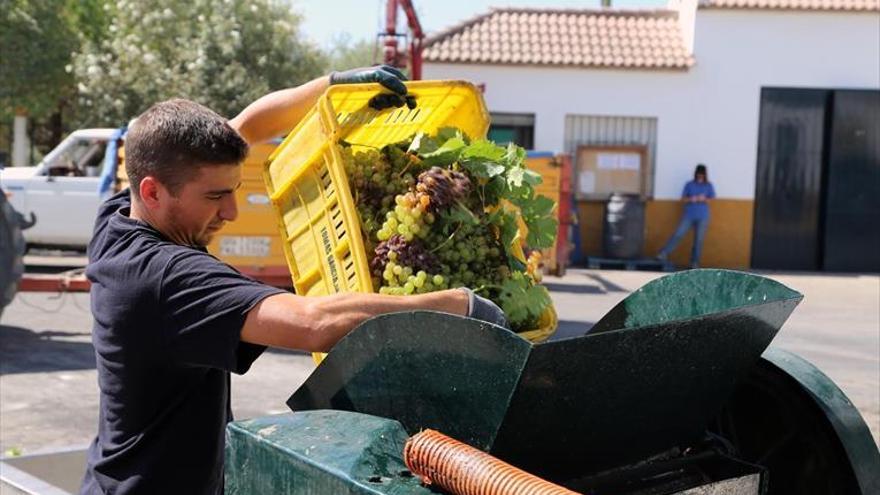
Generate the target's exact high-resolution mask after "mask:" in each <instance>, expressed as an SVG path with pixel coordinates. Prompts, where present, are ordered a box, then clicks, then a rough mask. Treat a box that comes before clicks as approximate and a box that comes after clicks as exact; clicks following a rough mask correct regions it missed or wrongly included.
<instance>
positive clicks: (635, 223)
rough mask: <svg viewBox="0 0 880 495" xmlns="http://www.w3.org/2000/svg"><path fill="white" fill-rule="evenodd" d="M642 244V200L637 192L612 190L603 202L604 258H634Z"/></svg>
mask: <svg viewBox="0 0 880 495" xmlns="http://www.w3.org/2000/svg"><path fill="white" fill-rule="evenodd" d="M644 243H645V201H644V200H642V198H641V196H639V195H638V194H624V193H612V194H611V197H610V198H608V202H607V203H606V204H605V216H604V220H603V228H602V251H603V256H604V257H605V258H616V259H635V258H640V257H641V256H642V247H643V245H644Z"/></svg>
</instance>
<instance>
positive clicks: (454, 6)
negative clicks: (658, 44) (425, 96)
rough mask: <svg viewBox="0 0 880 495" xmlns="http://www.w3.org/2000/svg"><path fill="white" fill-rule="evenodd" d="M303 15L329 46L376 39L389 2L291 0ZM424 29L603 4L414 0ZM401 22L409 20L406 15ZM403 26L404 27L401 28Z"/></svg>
mask: <svg viewBox="0 0 880 495" xmlns="http://www.w3.org/2000/svg"><path fill="white" fill-rule="evenodd" d="M291 4H292V5H293V9H294V10H295V11H296V12H298V13H300V14H302V15H303V24H302V29H303V33H304V34H305V35H306V37H307V38H309V39H311V40H312V41H314V42H316V43H318V44H319V45H321V46H324V47H326V46H328V45H329V44H330V43H331V41H332V40H333V39H334V37H337V36H339V35H341V34H343V33H345V34H347V35H348V36H350V38H351V39H352V40H353V41H357V40H362V39H375V37H376V33H378V32H379V31H380V30H381V29H382V27H383V25H384V18H385V0H291ZM413 5H415V8H416V12H417V13H418V15H419V21H420V22H421V23H422V29H424V30H425V32H426V33H428V34H430V33H432V32H436V31H439V30H442V29H444V28H446V27H449V26H452V25H454V24H457V23H459V22H461V21H463V20H465V19H469V18H471V17H474V16H476V15H479V14H482V13H485V12H488V11H489V8H490V7H536V8H569V9H571V8H582V9H583V8H598V7H599V6H600V0H592V1H573V0H413ZM612 5H613V6H614V7H615V8H626V9H630V8H649V9H650V8H662V7H664V6H665V5H666V0H612ZM398 19H399V20H401V21H403V20H404V19H405V17H404V15H403V12H402V11H401V12H399V13H398ZM401 26H403V24H401Z"/></svg>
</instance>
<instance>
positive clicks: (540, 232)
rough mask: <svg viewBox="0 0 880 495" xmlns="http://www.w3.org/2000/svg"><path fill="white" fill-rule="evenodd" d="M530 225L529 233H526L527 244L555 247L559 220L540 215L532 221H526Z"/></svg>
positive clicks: (539, 246)
mask: <svg viewBox="0 0 880 495" xmlns="http://www.w3.org/2000/svg"><path fill="white" fill-rule="evenodd" d="M526 225H528V226H529V233H528V234H527V235H526V245H527V246H530V247H533V248H536V249H544V248H549V247H553V242H554V241H555V240H556V230H557V227H558V222H557V221H556V220H554V219H552V218H546V217H539V218H536V219H535V220H534V221H532V222H526Z"/></svg>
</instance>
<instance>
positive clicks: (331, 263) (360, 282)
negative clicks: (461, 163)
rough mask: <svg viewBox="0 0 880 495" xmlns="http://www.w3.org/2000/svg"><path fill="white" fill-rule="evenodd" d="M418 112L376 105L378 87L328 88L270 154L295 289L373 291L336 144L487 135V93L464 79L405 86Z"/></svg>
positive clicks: (269, 175) (269, 177)
mask: <svg viewBox="0 0 880 495" xmlns="http://www.w3.org/2000/svg"><path fill="white" fill-rule="evenodd" d="M407 89H408V90H409V93H410V94H412V95H413V96H415V97H416V101H417V103H418V106H417V107H416V108H414V109H409V108H406V107H403V108H391V109H386V110H382V111H377V110H373V109H372V108H370V107H369V105H368V103H369V101H370V98H372V97H373V96H375V95H376V94H377V93H379V92H381V91H384V89H383V88H382V87H381V86H380V85H378V84H355V85H339V86H331V87H330V88H329V89H328V90H327V91H326V92H325V93H324V95H322V96H321V98H320V99H319V100H318V103H317V105H316V106H315V107H314V108H313V109H312V111H311V112H309V113H308V114H307V115H306V116H305V117H304V118H303V120H302V122H300V124H299V125H298V126H297V127H296V129H294V131H293V132H291V133H290V135H289V136H288V137H287V139H285V140H284V142H282V143H281V145H280V146H278V149H276V150H275V152H274V153H273V154H272V156H270V157H269V163H268V166H267V167H266V170H265V176H264V178H265V181H266V186H267V188H268V191H269V197H270V198H271V200H272V204H273V205H274V206H275V209H276V211H277V213H278V218H279V220H280V224H279V227H280V229H281V237H282V240H283V244H284V254H285V257H286V258H287V263H288V266H289V267H290V273H291V276H292V278H293V287H294V289H295V290H296V293H297V294H301V295H307V296H314V295H326V294H334V293H336V292H346V291H359V292H372V291H373V288H372V281H371V279H370V272H369V260H368V259H367V256H366V253H365V251H364V245H363V239H362V237H361V231H360V222H359V221H358V217H357V209H356V208H355V205H354V202H353V200H352V194H351V190H350V189H349V187H348V179H347V177H346V174H345V169H344V166H343V163H342V157H341V156H340V155H339V150H338V148H337V146H336V145H337V144H339V143H340V141H346V142H348V143H350V144H351V145H352V146H353V148H354V151H358V149H359V148H361V149H363V148H381V147H382V146H385V145H387V144H389V143H395V142H398V141H403V140H404V139H407V138H408V137H410V136H412V135H414V134H416V133H417V132H425V133H429V134H430V133H434V132H436V131H437V130H439V129H440V128H442V127H449V126H452V127H457V128H459V129H461V130H462V132H464V133H465V134H467V135H468V136H471V137H472V138H475V139H476V138H482V137H485V136H486V131H487V130H488V128H489V114H488V113H487V112H486V107H485V104H484V103H483V98H482V95H480V92H479V91H478V90H477V88H476V87H474V86H473V85H472V84H470V83H467V82H463V81H416V82H410V83H407Z"/></svg>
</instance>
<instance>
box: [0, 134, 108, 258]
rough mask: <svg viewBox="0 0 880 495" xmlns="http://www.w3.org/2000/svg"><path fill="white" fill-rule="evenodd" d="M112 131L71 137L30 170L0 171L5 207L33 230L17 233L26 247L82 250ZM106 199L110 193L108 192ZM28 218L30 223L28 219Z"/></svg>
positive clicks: (99, 198) (91, 224) (100, 196)
mask: <svg viewBox="0 0 880 495" xmlns="http://www.w3.org/2000/svg"><path fill="white" fill-rule="evenodd" d="M117 135H118V133H117V129H81V130H78V131H74V132H73V133H72V134H70V135H69V136H68V137H67V138H66V139H65V140H64V141H62V142H61V143H60V144H59V145H58V146H57V147H55V149H53V150H52V151H51V152H49V154H47V155H46V157H45V158H44V159H43V160H42V161H41V162H40V163H39V164H37V165H36V166H33V167H8V168H4V169H0V189H2V190H3V192H4V193H5V194H6V196H7V199H8V201H9V204H10V205H12V207H13V208H14V209H15V210H16V211H18V212H19V213H20V214H22V215H23V216H24V217H25V218H27V219H29V220H32V221H34V222H35V223H34V225H33V226H32V227H30V228H28V229H26V230H24V231H23V234H24V238H25V241H26V242H27V244H28V245H41V246H56V247H68V248H77V249H84V248H85V247H86V246H87V245H88V243H89V240H90V239H91V237H92V228H93V227H94V223H95V216H96V215H97V211H98V205H99V204H100V203H101V201H102V200H103V199H106V197H107V196H108V191H104V192H99V187H100V185H101V184H102V178H101V176H102V174H108V173H113V174H115V165H116V163H115V160H114V161H113V163H112V165H113V168H114V170H105V160H104V158H105V154H106V151H107V148H108V144H109V143H110V141H111V140H112V139H113V138H114V136H117ZM109 189H110V191H109V194H112V188H109ZM31 215H33V217H31Z"/></svg>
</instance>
